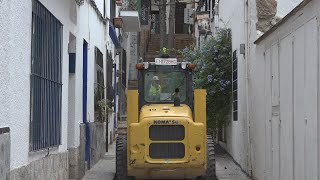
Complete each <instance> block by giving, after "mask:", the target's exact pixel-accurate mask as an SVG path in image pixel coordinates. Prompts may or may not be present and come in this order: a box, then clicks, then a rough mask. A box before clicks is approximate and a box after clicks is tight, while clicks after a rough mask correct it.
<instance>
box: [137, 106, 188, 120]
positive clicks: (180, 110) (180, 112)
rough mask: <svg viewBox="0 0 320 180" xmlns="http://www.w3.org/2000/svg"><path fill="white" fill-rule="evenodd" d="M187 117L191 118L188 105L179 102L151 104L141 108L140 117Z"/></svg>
mask: <svg viewBox="0 0 320 180" xmlns="http://www.w3.org/2000/svg"><path fill="white" fill-rule="evenodd" d="M166 116H168V117H189V118H190V119H192V111H191V109H190V107H189V106H187V105H185V104H181V106H178V107H177V106H174V105H173V104H151V105H145V106H143V107H142V108H141V112H140V119H144V118H148V117H166Z"/></svg>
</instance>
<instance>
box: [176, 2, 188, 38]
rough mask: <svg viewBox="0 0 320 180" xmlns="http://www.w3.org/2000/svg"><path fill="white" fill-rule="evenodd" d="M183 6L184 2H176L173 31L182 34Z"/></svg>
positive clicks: (184, 6)
mask: <svg viewBox="0 0 320 180" xmlns="http://www.w3.org/2000/svg"><path fill="white" fill-rule="evenodd" d="M184 8H186V4H185V3H176V13H175V33H176V34H183V33H184V32H183V27H184Z"/></svg>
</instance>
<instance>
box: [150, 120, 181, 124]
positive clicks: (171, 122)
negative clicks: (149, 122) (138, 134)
mask: <svg viewBox="0 0 320 180" xmlns="http://www.w3.org/2000/svg"><path fill="white" fill-rule="evenodd" d="M153 124H156V125H163V124H172V125H177V124H179V121H176V120H154V121H153Z"/></svg>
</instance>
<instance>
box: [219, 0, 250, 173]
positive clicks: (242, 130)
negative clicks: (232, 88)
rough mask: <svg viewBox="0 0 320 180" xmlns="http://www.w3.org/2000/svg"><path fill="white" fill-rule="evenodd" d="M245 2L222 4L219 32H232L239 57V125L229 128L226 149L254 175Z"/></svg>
mask: <svg viewBox="0 0 320 180" xmlns="http://www.w3.org/2000/svg"><path fill="white" fill-rule="evenodd" d="M245 25H246V23H245V2H243V1H238V0H226V1H220V4H219V24H218V27H219V28H231V31H232V52H234V51H235V50H236V51H237V56H238V121H233V120H231V121H230V122H231V123H230V124H229V126H228V127H227V128H226V144H225V146H226V149H227V151H228V152H229V153H230V154H231V155H232V157H233V158H234V160H235V161H237V163H239V164H240V166H241V167H242V168H243V169H244V170H245V171H247V172H249V171H250V154H249V152H250V151H249V147H250V146H249V141H248V118H247V80H246V78H247V73H246V67H247V65H246V59H245V56H244V55H242V54H240V50H239V49H240V44H245V43H246V34H245V27H246V26H245Z"/></svg>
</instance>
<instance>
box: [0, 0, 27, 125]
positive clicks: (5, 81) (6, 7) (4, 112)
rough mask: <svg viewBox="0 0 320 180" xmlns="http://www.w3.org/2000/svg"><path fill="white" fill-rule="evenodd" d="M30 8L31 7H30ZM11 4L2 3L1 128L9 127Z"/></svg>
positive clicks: (0, 37) (0, 17) (0, 49)
mask: <svg viewBox="0 0 320 180" xmlns="http://www.w3.org/2000/svg"><path fill="white" fill-rule="evenodd" d="M29 8H30V7H29ZM10 9H11V2H10V1H3V2H1V3H0V12H1V13H0V39H1V46H0V54H1V55H2V59H1V63H0V82H1V86H0V107H1V108H0V127H4V126H9V125H10V119H9V113H8V112H9V99H8V98H7V97H8V96H9V90H8V87H9V83H10V72H9V71H8V68H9V63H10V60H11V58H10V54H9V51H10V49H11V47H10V34H9V33H8V32H10V29H11V19H10V18H8V17H10V13H11V11H10Z"/></svg>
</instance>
